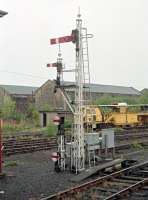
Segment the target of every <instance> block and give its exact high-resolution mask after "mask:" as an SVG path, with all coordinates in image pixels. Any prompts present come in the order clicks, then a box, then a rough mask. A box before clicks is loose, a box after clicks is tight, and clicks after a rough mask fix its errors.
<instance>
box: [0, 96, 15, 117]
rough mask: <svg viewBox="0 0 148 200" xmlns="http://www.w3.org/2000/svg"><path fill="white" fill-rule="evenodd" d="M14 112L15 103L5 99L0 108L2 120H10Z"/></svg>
mask: <svg viewBox="0 0 148 200" xmlns="http://www.w3.org/2000/svg"><path fill="white" fill-rule="evenodd" d="M15 112H16V104H15V101H12V100H11V99H6V100H5V102H4V105H3V106H2V108H1V116H2V117H3V118H4V119H12V118H13V117H14V115H15Z"/></svg>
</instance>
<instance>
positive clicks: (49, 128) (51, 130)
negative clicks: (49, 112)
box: [46, 123, 58, 137]
mask: <svg viewBox="0 0 148 200" xmlns="http://www.w3.org/2000/svg"><path fill="white" fill-rule="evenodd" d="M57 130H58V127H57V126H56V125H54V124H53V123H51V124H48V126H47V128H46V131H47V134H48V136H50V137H51V136H55V135H56V134H57Z"/></svg>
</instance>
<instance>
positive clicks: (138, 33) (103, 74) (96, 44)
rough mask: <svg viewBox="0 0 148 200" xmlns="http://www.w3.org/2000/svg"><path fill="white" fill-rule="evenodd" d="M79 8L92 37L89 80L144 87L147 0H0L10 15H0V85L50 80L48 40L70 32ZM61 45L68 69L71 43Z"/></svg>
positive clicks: (53, 49) (53, 54) (147, 56)
mask: <svg viewBox="0 0 148 200" xmlns="http://www.w3.org/2000/svg"><path fill="white" fill-rule="evenodd" d="M78 6H80V7H81V14H82V19H83V24H84V26H87V28H88V32H89V33H92V34H93V35H94V37H93V38H92V39H89V56H90V71H91V82H94V83H99V84H112V85H123V86H133V87H135V88H137V89H143V88H147V87H148V81H147V76H148V67H147V66H148V0H0V10H4V11H7V12H8V13H9V14H8V15H7V16H5V17H3V18H0V84H16V85H30V86H40V85H41V84H43V83H44V82H45V81H46V80H47V79H54V78H55V74H56V73H55V69H48V68H46V64H47V63H50V62H54V61H55V60H56V57H57V53H58V46H56V45H53V46H51V45H50V38H54V37H59V36H65V35H70V34H71V30H72V29H74V28H75V19H76V15H77V11H78ZM61 49H62V55H63V60H64V63H65V64H66V67H67V69H68V68H72V67H74V64H75V62H74V61H75V56H74V55H75V52H74V44H72V43H66V44H62V45H61ZM16 73H17V74H16ZM23 74H24V75H23ZM25 74H26V75H25ZM29 75H32V76H29ZM72 77H73V75H72V74H66V75H65V79H66V80H72Z"/></svg>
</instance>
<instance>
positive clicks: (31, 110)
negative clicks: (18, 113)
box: [28, 104, 39, 126]
mask: <svg viewBox="0 0 148 200" xmlns="http://www.w3.org/2000/svg"><path fill="white" fill-rule="evenodd" d="M28 117H29V118H30V119H31V120H32V121H33V123H34V125H35V126H39V112H38V111H37V109H36V107H35V105H34V104H29V107H28Z"/></svg>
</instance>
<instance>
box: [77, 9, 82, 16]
mask: <svg viewBox="0 0 148 200" xmlns="http://www.w3.org/2000/svg"><path fill="white" fill-rule="evenodd" d="M77 17H78V18H81V14H80V6H79V7H78V14H77Z"/></svg>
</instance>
